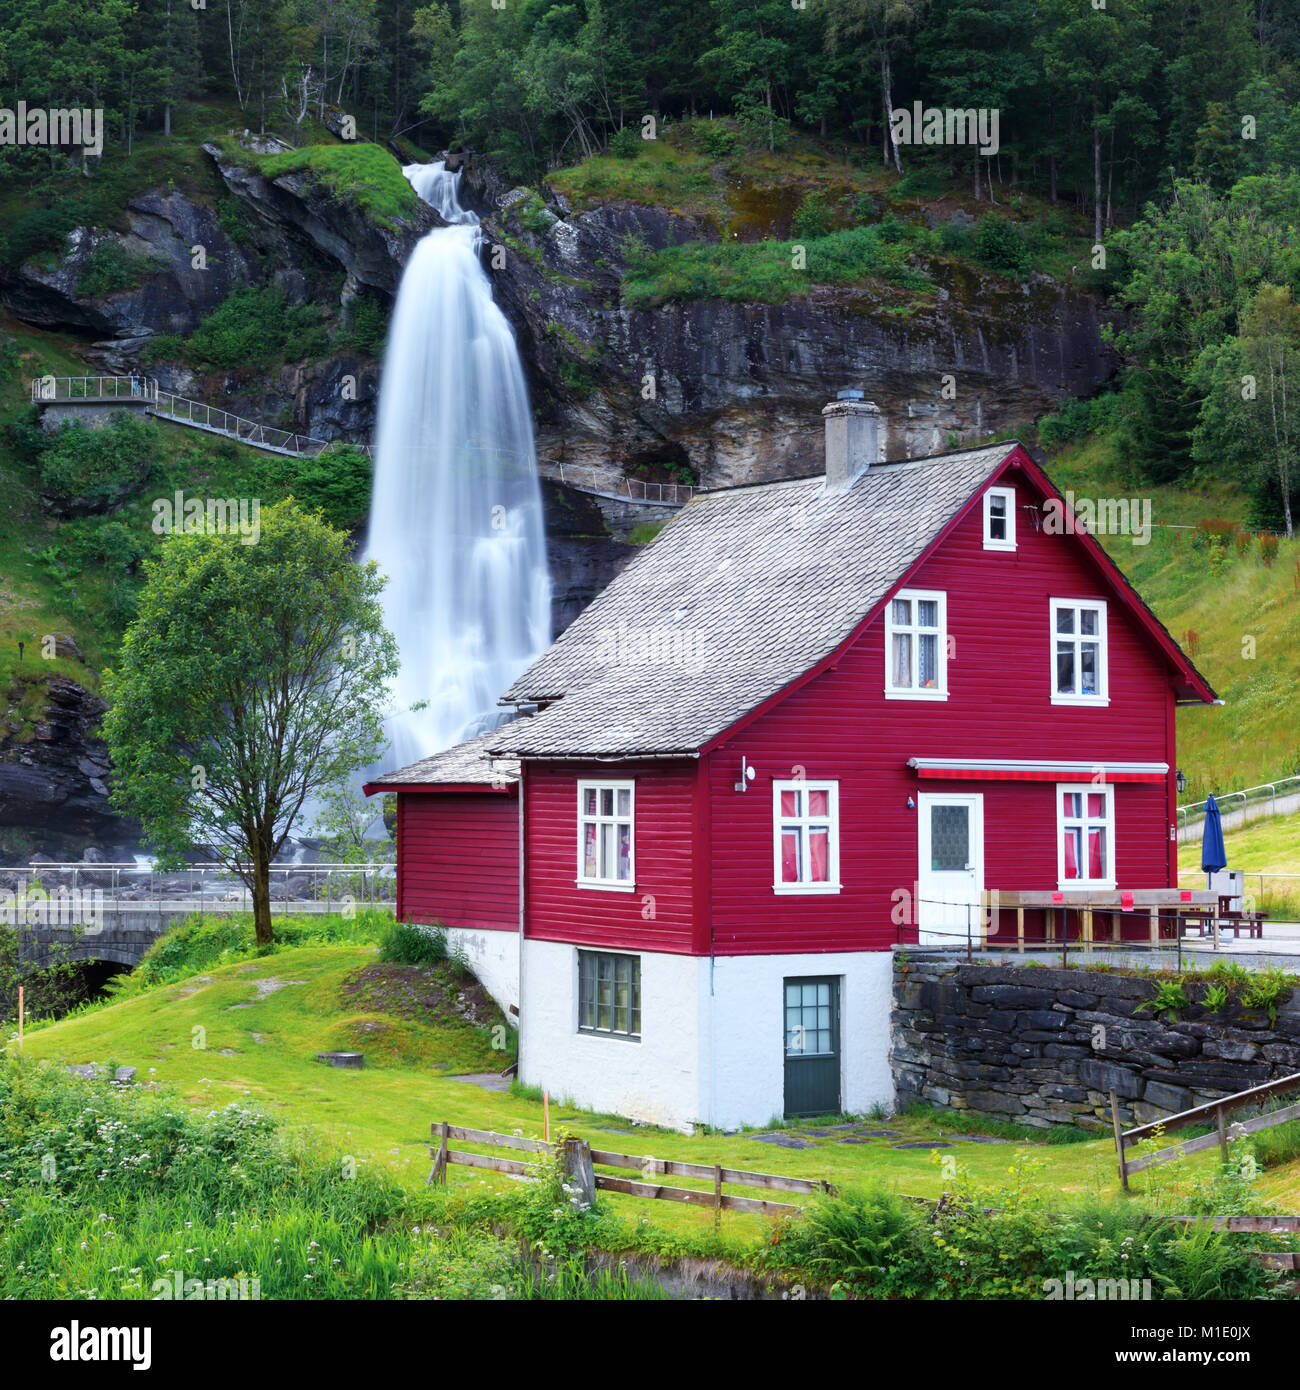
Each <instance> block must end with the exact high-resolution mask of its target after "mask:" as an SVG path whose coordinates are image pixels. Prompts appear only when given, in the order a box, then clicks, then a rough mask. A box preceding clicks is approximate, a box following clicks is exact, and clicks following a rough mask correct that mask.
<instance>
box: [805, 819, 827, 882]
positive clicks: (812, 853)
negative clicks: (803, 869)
mask: <svg viewBox="0 0 1300 1390" xmlns="http://www.w3.org/2000/svg"><path fill="white" fill-rule="evenodd" d="M808 857H809V859H810V860H811V867H812V882H813V883H826V882H827V881H828V880H829V878H830V835H829V834H828V833H827V832H826V831H825V830H813V831H810V832H809V835H808Z"/></svg>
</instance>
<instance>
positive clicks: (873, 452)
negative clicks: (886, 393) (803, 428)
mask: <svg viewBox="0 0 1300 1390" xmlns="http://www.w3.org/2000/svg"><path fill="white" fill-rule="evenodd" d="M822 418H823V419H824V420H825V421H826V490H827V491H828V492H844V491H846V490H847V489H849V488H851V487H852V486H853V483H854V480H855V479H857V478H858V477H860V476H861V475H862V474H863V473H865V472H866V471H867V469H868V468H870V467H871V465H872V464H873V463H879V462H880V460H881V458H882V456H883V450H882V448H881V445H882V444H883V442H884V441H883V438H882V433H881V428H880V407H879V406H878V405H876V404H875V402H874V401H864V400H863V399H862V392H861V391H855V390H847V391H838V392H836V398H835V399H834V400H833V401H832V402H831V403H830V404H829V405H827V406H823V407H822Z"/></svg>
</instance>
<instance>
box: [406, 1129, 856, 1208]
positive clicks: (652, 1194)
mask: <svg viewBox="0 0 1300 1390" xmlns="http://www.w3.org/2000/svg"><path fill="white" fill-rule="evenodd" d="M433 1137H434V1139H435V1141H436V1147H434V1148H432V1149H430V1150H429V1155H430V1157H431V1158H432V1159H433V1168H432V1169H431V1170H430V1172H429V1178H428V1180H429V1182H431V1183H437V1182H445V1181H446V1177H447V1165H448V1164H449V1163H459V1164H463V1165H465V1166H466V1167H469V1168H487V1169H490V1170H492V1171H493V1172H496V1173H511V1174H514V1175H516V1176H526V1175H528V1174H529V1173H530V1172H531V1171H532V1169H533V1167H534V1166H535V1163H529V1162H527V1161H525V1160H523V1159H517V1158H504V1157H501V1156H498V1155H497V1154H479V1153H470V1152H468V1151H466V1150H464V1149H453V1148H451V1147H450V1143H451V1141H453V1140H455V1141H457V1142H459V1143H463V1144H480V1145H483V1146H485V1147H491V1148H502V1149H515V1150H521V1151H523V1152H525V1153H533V1154H541V1155H543V1156H545V1157H552V1156H554V1155H555V1154H557V1153H558V1154H561V1155H562V1156H563V1161H564V1167H565V1171H566V1174H567V1175H568V1179H569V1181H570V1182H571V1183H572V1184H573V1185H575V1186H576V1187H577V1188H578V1189H579V1191H580V1192H581V1194H582V1195H583V1197H584V1198H585V1199H586V1200H588V1201H590V1200H591V1199H592V1198H593V1197H594V1196H595V1194H596V1192H598V1191H599V1192H621V1193H624V1194H626V1195H627V1196H629V1197H649V1198H652V1199H655V1200H658V1201H663V1202H685V1203H688V1204H690V1205H693V1206H701V1207H712V1208H713V1212H714V1218H715V1220H716V1219H718V1218H720V1217H721V1214H722V1213H723V1212H724V1211H743V1212H753V1213H757V1214H759V1215H762V1216H781V1215H785V1214H786V1213H789V1212H795V1211H798V1210H799V1207H798V1206H797V1205H795V1204H793V1203H790V1202H770V1201H768V1200H766V1199H765V1198H762V1197H738V1196H733V1195H732V1194H731V1193H729V1192H724V1191H723V1190H722V1189H723V1187H724V1186H735V1187H759V1188H765V1189H767V1190H768V1191H769V1192H792V1193H798V1194H801V1195H803V1196H813V1195H815V1194H817V1193H823V1192H834V1191H835V1189H834V1187H832V1186H831V1184H830V1183H828V1182H816V1181H813V1180H811V1179H808V1178H791V1177H786V1176H785V1174H783V1173H751V1172H749V1171H747V1170H746V1169H743V1168H725V1167H723V1166H722V1164H720V1163H687V1162H684V1161H682V1160H680V1159H675V1158H655V1157H653V1156H652V1155H644V1156H640V1155H637V1154H624V1153H615V1152H613V1151H611V1150H608V1149H593V1148H592V1147H591V1145H590V1144H588V1143H587V1141H586V1140H585V1139H563V1140H561V1141H560V1142H559V1143H558V1144H547V1143H543V1142H542V1141H541V1140H539V1139H524V1138H521V1137H520V1136H519V1135H516V1134H495V1133H493V1132H492V1131H491V1130H486V1129H466V1128H464V1127H463V1126H461V1125H452V1124H447V1123H446V1122H442V1123H438V1124H435V1125H434V1126H433ZM597 1167H601V1168H623V1169H632V1170H635V1171H638V1172H639V1173H640V1174H641V1178H642V1180H641V1181H638V1180H637V1179H635V1178H622V1177H615V1176H613V1175H612V1174H608V1173H598V1172H596V1171H595V1169H596V1168H597ZM658 1177H673V1178H699V1179H701V1180H703V1181H705V1182H711V1183H712V1184H713V1188H712V1190H711V1191H710V1190H707V1189H704V1188H697V1187H669V1186H666V1185H665V1184H663V1183H659V1182H653V1181H646V1179H651V1178H658Z"/></svg>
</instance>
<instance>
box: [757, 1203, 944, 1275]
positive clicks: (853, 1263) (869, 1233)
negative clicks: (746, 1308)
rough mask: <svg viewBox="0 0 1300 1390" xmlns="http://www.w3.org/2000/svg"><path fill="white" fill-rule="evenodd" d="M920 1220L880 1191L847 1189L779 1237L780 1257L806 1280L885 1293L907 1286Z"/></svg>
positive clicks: (913, 1211)
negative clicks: (808, 1276)
mask: <svg viewBox="0 0 1300 1390" xmlns="http://www.w3.org/2000/svg"><path fill="white" fill-rule="evenodd" d="M922 1223H923V1218H922V1216H921V1213H920V1209H919V1208H918V1206H917V1204H916V1203H914V1202H909V1201H908V1200H907V1199H906V1198H904V1197H900V1196H899V1195H898V1194H897V1193H894V1192H889V1191H886V1190H885V1189H884V1188H870V1189H857V1190H854V1189H846V1190H845V1191H844V1192H842V1193H839V1194H838V1195H836V1196H834V1197H826V1198H823V1199H821V1200H819V1201H816V1202H814V1203H812V1204H811V1206H809V1207H808V1208H807V1209H806V1210H805V1213H804V1215H803V1216H802V1217H799V1218H795V1219H794V1220H792V1221H790V1222H789V1223H788V1224H787V1225H786V1227H785V1229H784V1231H783V1232H781V1233H780V1234H779V1236H778V1244H780V1245H781V1246H782V1247H783V1250H782V1257H783V1259H784V1260H787V1261H789V1262H791V1263H793V1264H794V1265H796V1266H798V1267H799V1268H802V1269H806V1270H808V1272H809V1273H810V1274H816V1275H820V1276H821V1277H823V1278H826V1279H828V1280H831V1281H843V1282H845V1283H847V1284H850V1285H852V1286H853V1287H854V1288H856V1289H864V1288H870V1289H872V1290H873V1291H877V1292H882V1293H887V1292H889V1291H891V1290H892V1289H894V1288H898V1289H900V1290H901V1289H903V1288H904V1287H906V1286H907V1285H908V1284H910V1283H911V1282H912V1281H913V1280H914V1278H915V1273H914V1271H913V1270H911V1269H909V1267H908V1265H909V1258H910V1257H911V1251H912V1249H913V1247H915V1246H916V1245H917V1244H918V1242H919V1237H920V1227H921V1225H922Z"/></svg>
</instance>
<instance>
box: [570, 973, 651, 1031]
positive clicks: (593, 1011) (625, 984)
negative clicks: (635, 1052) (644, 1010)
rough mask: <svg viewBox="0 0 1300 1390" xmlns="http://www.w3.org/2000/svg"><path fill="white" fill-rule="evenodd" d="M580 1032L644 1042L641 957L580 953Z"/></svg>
mask: <svg viewBox="0 0 1300 1390" xmlns="http://www.w3.org/2000/svg"><path fill="white" fill-rule="evenodd" d="M578 1032H579V1033H595V1034H601V1035H604V1036H606V1037H612V1038H626V1039H628V1040H629V1041H631V1042H640V1041H641V957H640V956H624V955H616V954H614V953H612V952H609V951H579V952H578Z"/></svg>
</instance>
